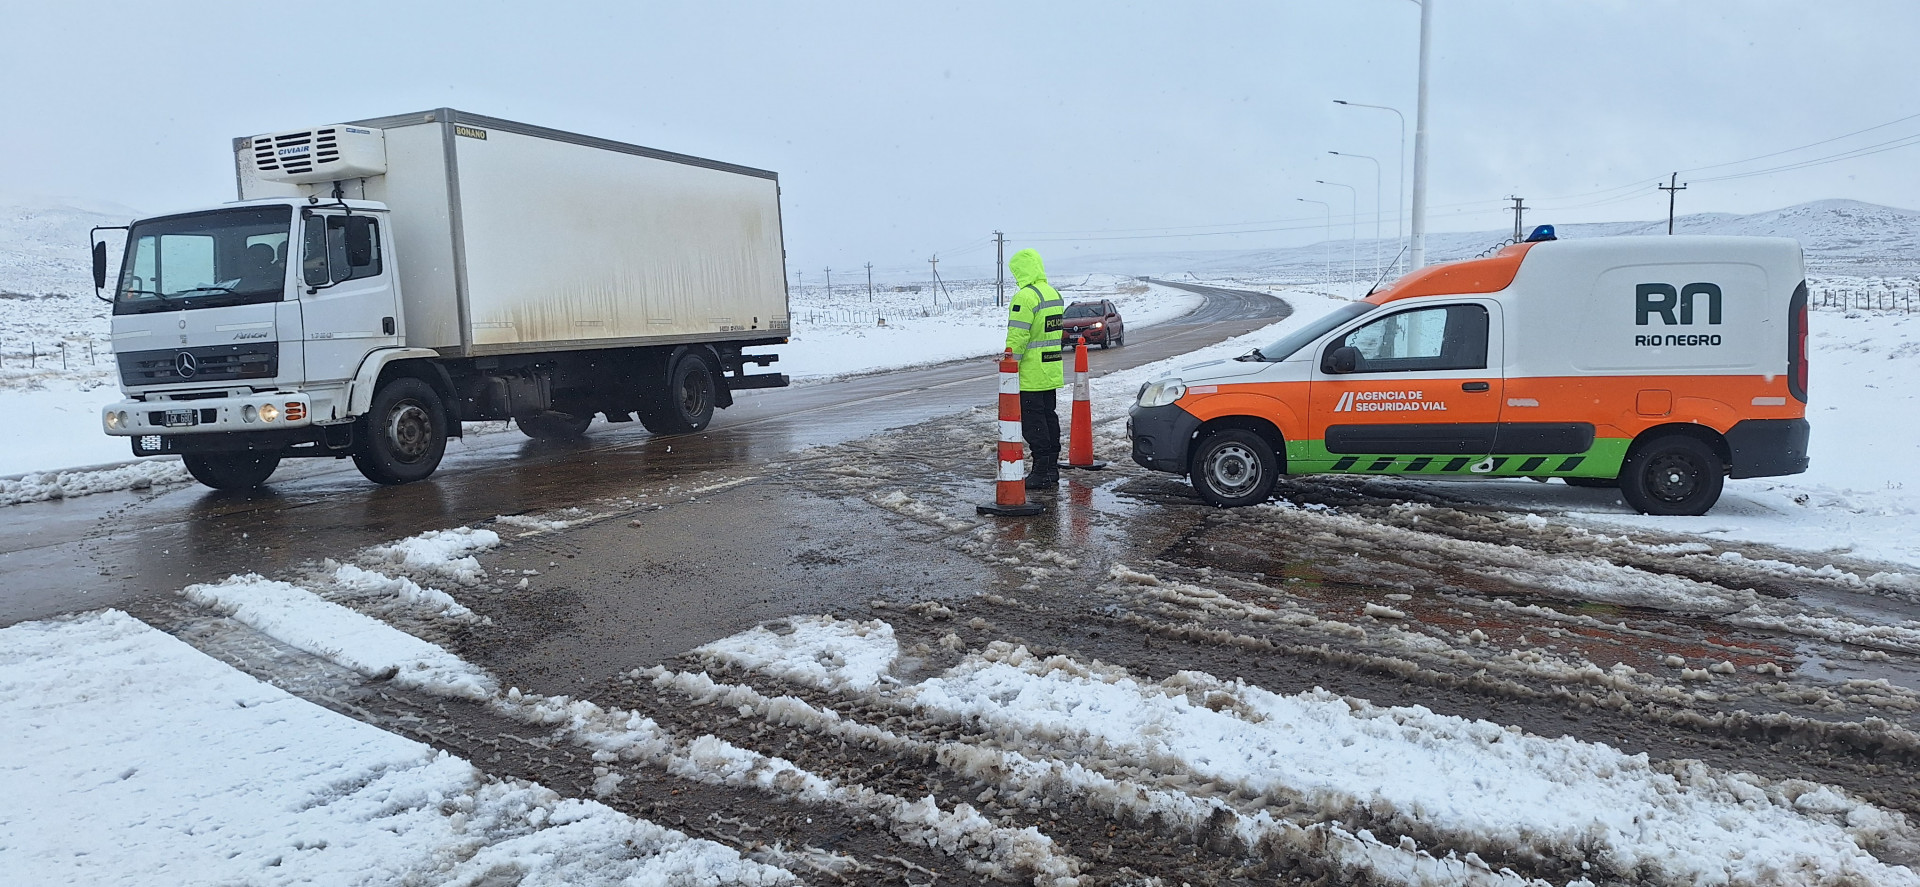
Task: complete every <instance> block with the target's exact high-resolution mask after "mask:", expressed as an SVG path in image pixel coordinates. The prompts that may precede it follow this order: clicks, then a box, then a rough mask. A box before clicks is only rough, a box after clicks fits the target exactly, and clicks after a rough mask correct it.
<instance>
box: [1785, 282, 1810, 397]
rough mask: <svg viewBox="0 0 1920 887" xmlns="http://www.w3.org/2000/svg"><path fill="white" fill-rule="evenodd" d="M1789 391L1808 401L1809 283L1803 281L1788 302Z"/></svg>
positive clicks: (1794, 395)
mask: <svg viewBox="0 0 1920 887" xmlns="http://www.w3.org/2000/svg"><path fill="white" fill-rule="evenodd" d="M1787 393H1788V394H1791V395H1793V398H1794V399H1795V400H1797V401H1800V402H1801V403H1806V402H1807V284H1806V281H1801V282H1800V286H1799V288H1797V289H1795V290H1794V291H1793V301H1791V302H1789V303H1787Z"/></svg>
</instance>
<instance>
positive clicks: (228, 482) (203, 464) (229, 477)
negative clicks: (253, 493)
mask: <svg viewBox="0 0 1920 887" xmlns="http://www.w3.org/2000/svg"><path fill="white" fill-rule="evenodd" d="M180 461H181V462H182V463H184V464H185V465H186V466H187V473H188V474H191V475H193V479H194V480H197V481H199V482H201V483H203V484H206V485H207V486H209V487H212V488H214V489H216V490H251V489H253V488H254V487H257V486H259V485H261V484H263V483H266V482H267V477H268V476H270V475H272V474H273V470H274V469H275V468H279V467H280V454H279V453H189V454H186V455H183V456H181V457H180Z"/></svg>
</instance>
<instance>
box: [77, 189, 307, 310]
mask: <svg viewBox="0 0 1920 887" xmlns="http://www.w3.org/2000/svg"><path fill="white" fill-rule="evenodd" d="M292 229H293V207H290V206H254V207H246V208H242V209H223V210H214V211H212V212H203V213H190V214H188V215H180V216H167V217H165V218H159V219H149V220H147V221H144V222H140V223H138V224H135V225H134V226H133V230H132V231H130V232H128V234H127V257H126V261H125V262H124V263H123V264H122V265H121V266H120V283H119V285H118V287H117V288H116V289H115V291H114V300H113V313H115V314H145V313H147V312H151V311H177V310H180V309H183V308H212V307H217V306H222V305H247V304H252V303H254V302H277V301H279V300H281V299H283V298H285V297H286V287H287V238H288V235H289V233H290V232H291V231H292Z"/></svg>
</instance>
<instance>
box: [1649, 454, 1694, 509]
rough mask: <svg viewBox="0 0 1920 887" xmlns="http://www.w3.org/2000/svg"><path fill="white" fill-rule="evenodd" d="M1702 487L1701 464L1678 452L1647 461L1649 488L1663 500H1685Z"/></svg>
mask: <svg viewBox="0 0 1920 887" xmlns="http://www.w3.org/2000/svg"><path fill="white" fill-rule="evenodd" d="M1699 487H1700V466H1698V465H1695V464H1694V462H1693V460H1692V459H1688V458H1687V457H1685V456H1681V455H1678V454H1672V455H1665V456H1657V457H1655V458H1654V459H1653V460H1652V461H1651V462H1649V463H1647V490H1648V492H1650V493H1652V494H1653V496H1654V498H1656V499H1659V500H1660V501H1662V502H1684V501H1686V500H1687V499H1688V498H1689V497H1691V496H1692V495H1693V493H1694V491H1695V490H1697V489H1699Z"/></svg>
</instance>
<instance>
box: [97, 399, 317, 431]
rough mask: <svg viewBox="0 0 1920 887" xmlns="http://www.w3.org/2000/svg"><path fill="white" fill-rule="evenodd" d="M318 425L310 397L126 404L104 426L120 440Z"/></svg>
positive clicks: (103, 414) (104, 413)
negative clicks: (315, 422) (124, 438)
mask: <svg viewBox="0 0 1920 887" xmlns="http://www.w3.org/2000/svg"><path fill="white" fill-rule="evenodd" d="M312 424H313V403H312V400H311V399H310V398H309V397H308V396H307V395H306V394H287V393H284V392H276V393H272V394H256V395H252V396H250V397H215V398H207V399H205V400H154V401H144V400H123V401H121V402H119V403H115V404H109V405H107V406H106V407H104V408H103V409H101V410H100V427H101V429H102V430H104V431H105V432H106V433H108V434H111V435H113V436H115V437H133V438H139V437H149V436H152V435H169V436H171V435H187V434H221V433H232V432H258V431H285V430H287V429H292V428H305V427H307V426H310V425H312Z"/></svg>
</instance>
